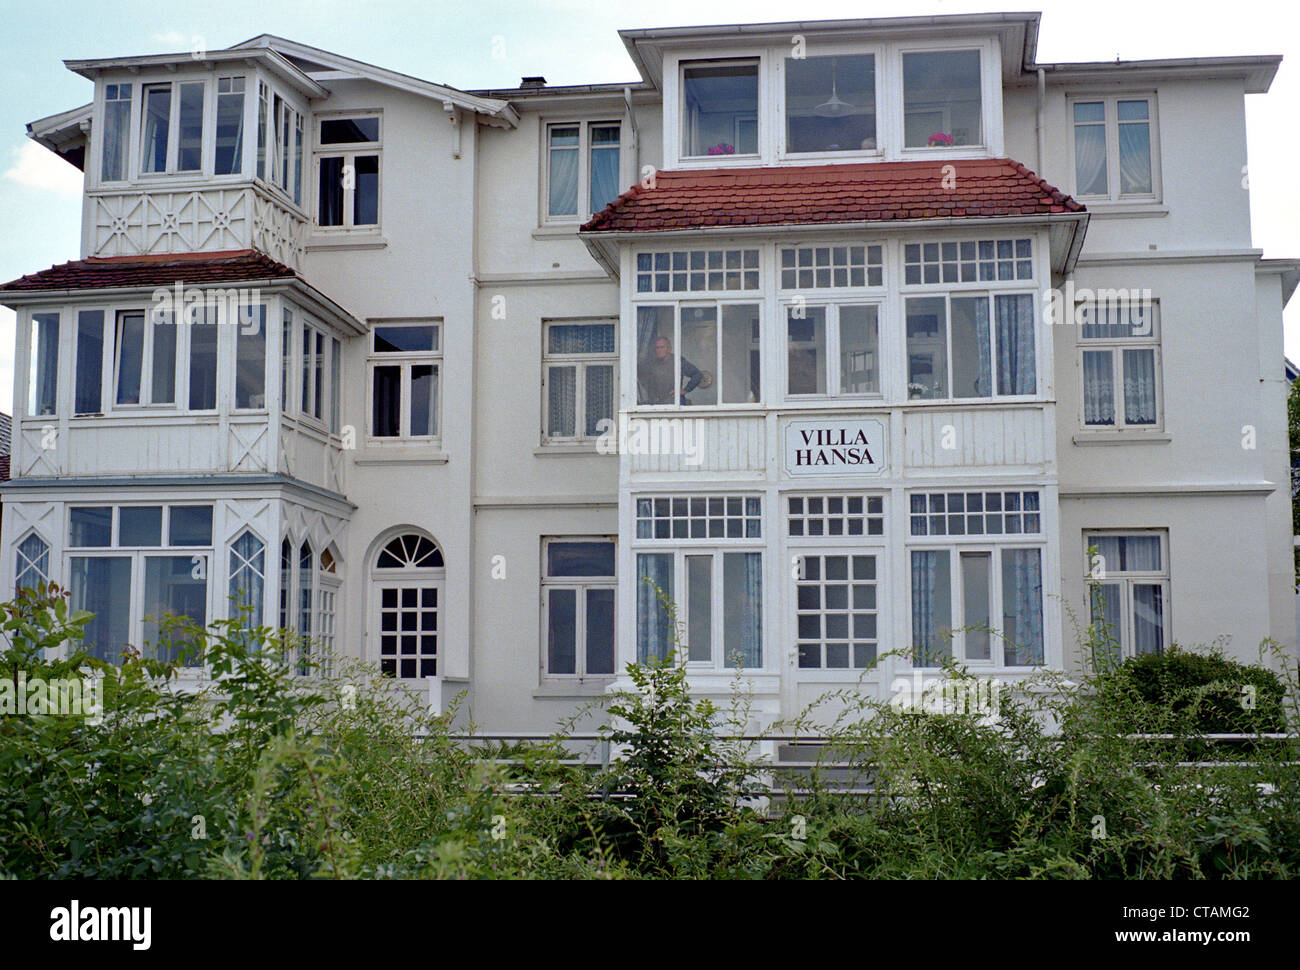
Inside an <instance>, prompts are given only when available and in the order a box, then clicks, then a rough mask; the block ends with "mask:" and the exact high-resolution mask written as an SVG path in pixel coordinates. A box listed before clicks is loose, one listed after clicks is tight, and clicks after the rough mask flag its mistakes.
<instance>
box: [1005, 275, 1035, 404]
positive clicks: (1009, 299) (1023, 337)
mask: <svg viewBox="0 0 1300 970" xmlns="http://www.w3.org/2000/svg"><path fill="white" fill-rule="evenodd" d="M994 302H995V303H996V308H995V312H996V314H997V327H998V393H999V394H1033V393H1035V391H1036V390H1037V387H1038V381H1037V373H1036V371H1035V369H1034V298H1033V296H1031V295H1030V294H1028V293H1021V294H1016V295H1014V296H997V297H994Z"/></svg>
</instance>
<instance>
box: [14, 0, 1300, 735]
mask: <svg viewBox="0 0 1300 970" xmlns="http://www.w3.org/2000/svg"><path fill="white" fill-rule="evenodd" d="M1038 23H1039V19H1038V16H1037V15H1034V14H990V15H979V16H974V15H971V16H967V15H962V16H953V17H940V18H923V19H921V18H918V19H910V18H903V19H889V20H856V21H838V22H822V23H801V24H767V25H746V26H744V27H743V28H737V27H716V28H714V27H689V28H679V29H663V30H635V31H625V32H623V33H622V35H621V36H622V39H623V41H624V43H625V45H626V47H627V49H628V51H629V53H630V54H631V56H632V60H633V62H634V64H635V66H636V68H637V70H638V72H639V74H640V78H639V80H637V81H635V82H630V83H628V84H613V85H610V84H601V85H585V86H577V87H553V86H548V85H547V84H546V83H545V80H544V79H541V78H525V79H524V80H523V83H522V84H521V85H520V86H519V87H517V88H515V87H512V88H508V89H501V90H490V91H460V90H456V89H453V88H449V87H446V86H444V85H438V84H433V83H430V82H426V81H422V80H419V79H417V78H412V77H409V76H406V75H402V74H398V73H395V72H392V71H389V70H386V69H383V68H380V67H375V66H373V65H369V64H363V63H360V62H357V61H354V60H351V59H349V58H347V57H343V56H341V55H338V54H334V53H330V52H327V51H323V50H318V49H315V48H311V47H307V46H305V45H302V44H298V43H295V42H293V41H288V40H284V39H282V38H278V37H271V36H261V37H258V38H255V39H253V40H250V41H248V42H246V43H243V44H239V45H236V46H235V47H232V48H229V49H227V50H222V51H208V52H200V53H198V54H189V53H187V54H181V55H175V56H166V55H151V56H143V57H121V58H106V59H98V60H89V61H76V62H69V63H68V67H69V68H70V69H71V70H73V71H75V72H77V73H79V74H81V75H82V76H84V77H85V78H87V80H89V81H90V82H92V83H93V86H94V95H93V101H92V103H91V104H90V105H87V106H85V107H83V108H77V109H73V110H71V111H68V112H65V113H63V114H60V115H57V116H54V117H51V118H46V119H42V120H40V121H37V122H33V123H32V124H31V125H30V126H29V134H30V135H31V137H33V138H35V139H36V140H37V141H38V142H40V143H41V144H42V145H45V146H46V147H48V148H49V149H50V150H52V151H55V152H57V153H58V154H60V155H61V156H62V157H64V158H65V159H67V160H68V161H69V162H70V163H72V164H74V165H77V166H78V167H80V168H82V169H83V171H84V172H85V202H84V208H83V219H82V239H81V253H80V258H78V259H77V260H74V261H72V262H69V263H67V264H64V265H61V266H56V267H53V268H51V269H49V270H45V271H43V272H38V273H34V274H32V275H30V276H25V277H23V278H21V279H18V280H15V281H12V282H10V283H8V284H5V285H4V286H0V302H4V303H5V304H6V305H8V306H11V307H13V308H14V309H15V310H16V311H17V313H18V346H17V357H16V360H17V365H16V380H15V415H14V430H13V458H12V475H13V480H12V481H11V482H9V483H8V484H6V485H4V486H3V497H4V505H5V514H4V517H3V533H2V535H0V544H2V547H3V556H2V557H0V563H2V564H0V582H3V583H4V584H6V586H7V587H8V588H10V589H12V588H14V587H15V586H23V585H31V584H33V583H34V582H35V581H36V580H38V579H42V578H44V579H48V580H52V581H56V582H58V583H59V584H60V585H62V586H64V587H66V588H68V589H69V590H70V591H71V596H72V599H73V603H74V605H75V606H77V607H79V608H85V609H89V610H92V611H93V612H95V613H96V617H95V619H94V620H93V621H92V623H91V626H90V628H89V633H88V646H89V647H91V648H92V649H93V650H94V651H95V652H96V653H98V654H99V655H100V656H102V657H104V658H106V659H111V658H113V657H116V656H118V655H119V654H120V653H121V651H122V649H123V648H124V647H125V646H127V645H132V646H135V647H142V646H149V645H154V644H156V643H157V642H158V641H159V639H160V636H161V634H160V631H159V624H158V619H159V617H161V616H163V615H165V614H169V613H170V614H176V615H182V616H187V617H190V618H192V619H194V620H197V621H201V622H211V621H212V620H214V619H218V618H222V617H226V616H229V615H231V614H232V611H234V610H236V609H237V608H241V607H242V608H245V609H247V610H248V611H250V612H251V614H252V616H253V619H254V620H255V621H256V622H258V623H261V624H265V625H268V626H273V627H282V628H286V629H289V630H293V631H295V632H298V633H300V634H302V635H304V637H306V638H308V639H309V642H310V647H309V649H310V650H312V651H315V652H317V654H318V655H321V656H333V657H336V658H344V657H353V658H359V659H363V660H365V661H368V662H370V663H372V664H375V665H377V666H378V667H379V668H381V669H382V670H383V671H384V672H385V673H388V674H391V675H393V676H395V677H397V678H399V679H402V680H405V681H409V682H411V683H413V684H415V685H416V686H418V687H419V688H420V689H421V690H427V691H428V692H429V696H430V697H431V698H432V699H433V702H434V703H435V704H439V705H444V706H445V705H447V704H449V703H450V702H451V699H452V698H453V697H454V696H456V695H458V694H464V695H465V707H464V710H465V711H466V713H467V714H468V715H472V717H473V719H474V720H475V722H476V723H477V724H479V725H480V726H482V727H485V728H487V729H489V730H494V731H502V732H507V731H520V732H525V731H545V730H549V729H550V728H551V727H553V726H554V725H555V723H556V722H557V721H559V720H560V719H562V718H567V717H570V716H573V715H574V714H575V713H578V712H580V711H582V710H583V709H585V708H586V707H588V706H589V705H590V704H591V703H592V702H593V701H594V700H596V699H597V698H599V696H600V695H602V694H604V693H605V692H606V691H607V690H608V689H609V688H610V687H611V686H612V685H615V686H616V685H618V684H619V683H620V674H619V671H622V670H623V669H624V668H625V667H626V665H627V664H628V663H631V662H634V661H637V660H644V659H645V658H647V657H649V656H656V655H663V654H665V653H666V652H668V651H669V650H676V651H677V652H678V653H679V655H680V656H681V657H682V658H683V659H684V660H685V661H686V663H687V665H688V668H689V674H690V678H691V683H692V688H693V690H695V691H696V692H698V693H700V694H704V695H716V696H725V695H727V694H728V693H730V691H731V690H732V688H733V686H734V684H735V683H736V680H737V677H739V678H740V679H741V681H742V682H743V683H744V685H745V686H746V689H747V690H748V692H749V696H750V699H751V703H752V705H753V710H754V712H755V714H756V715H757V716H758V717H759V718H760V720H765V721H770V720H773V719H777V718H782V717H790V716H793V715H794V714H796V713H797V712H798V711H800V710H801V709H803V708H804V707H805V706H806V705H808V704H810V703H812V702H814V701H815V700H816V699H817V698H818V697H819V696H821V695H823V694H825V693H827V692H830V691H835V690H840V689H843V688H846V687H853V688H855V689H857V690H861V691H865V692H871V693H874V694H876V695H878V696H889V694H890V693H891V692H893V691H896V690H897V686H896V685H897V684H898V683H899V682H900V681H901V680H907V679H909V678H913V676H914V675H915V674H917V673H918V672H919V673H925V672H927V671H934V670H936V668H937V667H938V666H939V665H940V664H941V663H942V662H943V660H944V659H945V658H951V659H953V660H956V661H958V662H960V663H962V664H964V665H966V666H968V667H970V668H971V669H972V670H977V671H979V672H982V673H984V674H987V675H989V676H997V677H1005V678H1013V679H1014V678H1016V677H1020V676H1024V675H1026V674H1028V673H1032V672H1033V671H1035V670H1038V669H1041V668H1043V667H1046V668H1050V669H1058V670H1067V671H1069V670H1076V669H1078V668H1079V667H1080V666H1082V665H1084V664H1085V663H1087V662H1088V658H1087V657H1085V656H1084V655H1083V652H1082V650H1081V648H1080V646H1079V635H1078V630H1079V628H1080V627H1083V626H1086V625H1087V624H1088V623H1089V622H1090V620H1092V619H1095V620H1097V621H1098V622H1100V623H1102V624H1104V625H1105V627H1106V628H1107V629H1108V630H1109V631H1110V632H1111V633H1112V635H1113V639H1114V642H1115V648H1116V650H1117V651H1119V653H1120V654H1122V655H1125V656H1127V655H1133V654H1138V653H1144V652H1150V651H1157V650H1163V649H1165V648H1167V647H1168V646H1169V645H1171V644H1173V643H1175V642H1177V643H1182V644H1194V643H1205V642H1208V641H1211V640H1214V639H1217V638H1223V641H1222V642H1223V643H1224V645H1225V649H1226V650H1227V651H1228V652H1229V653H1230V654H1232V655H1234V656H1237V657H1239V658H1241V659H1244V660H1254V659H1256V657H1257V654H1258V648H1259V645H1260V643H1261V641H1263V640H1265V639H1267V638H1271V639H1273V640H1276V641H1278V642H1280V643H1281V644H1283V646H1284V647H1285V648H1287V649H1289V650H1291V651H1292V652H1294V649H1295V637H1296V631H1295V622H1296V621H1295V609H1294V593H1293V582H1294V580H1293V568H1292V556H1291V552H1290V550H1291V545H1292V541H1291V531H1290V526H1289V518H1290V509H1289V503H1290V497H1289V493H1288V485H1287V482H1288V475H1289V472H1288V468H1289V459H1288V454H1287V450H1288V445H1287V431H1286V418H1285V398H1286V382H1285V380H1284V379H1283V375H1282V367H1281V366H1280V364H1279V362H1280V361H1281V359H1282V311H1283V307H1284V305H1285V304H1286V302H1287V300H1289V298H1290V297H1291V294H1292V292H1293V291H1294V289H1295V288H1296V285H1297V281H1298V280H1300V263H1297V262H1294V261H1283V260H1264V259H1262V258H1261V255H1262V254H1261V253H1260V252H1259V251H1258V250H1256V249H1254V248H1253V247H1252V242H1251V232H1250V218H1249V211H1250V210H1249V190H1248V182H1247V180H1246V179H1245V178H1244V175H1245V173H1246V171H1247V168H1246V166H1247V158H1246V136H1245V100H1246V95H1248V94H1262V93H1265V92H1266V91H1267V90H1268V87H1269V85H1270V83H1271V81H1272V78H1273V76H1274V74H1275V72H1276V70H1277V67H1278V64H1279V62H1280V59H1279V58H1276V57H1244V58H1243V57H1234V58H1198V59H1196V60H1188V61H1142V62H1121V63H1102V64H1040V63H1038V62H1037V60H1036V57H1035V48H1036V41H1037V30H1038ZM1207 138H1209V139H1211V141H1212V143H1213V150H1212V151H1207V150H1206V140H1207ZM187 676H190V677H193V678H201V677H202V676H204V673H203V671H202V669H201V668H200V667H194V668H191V669H189V671H188V673H187Z"/></svg>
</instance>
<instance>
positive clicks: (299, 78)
mask: <svg viewBox="0 0 1300 970" xmlns="http://www.w3.org/2000/svg"><path fill="white" fill-rule="evenodd" d="M201 54H202V56H196V55H195V54H194V53H189V52H187V53H183V54H141V55H138V56H135V57H100V58H93V59H90V60H66V61H64V62H63V64H64V66H65V67H67V69H68V70H69V71H72V72H73V73H74V74H80V75H81V76H82V77H84V78H86V79H88V80H91V81H93V80H94V79H95V78H96V77H97V76H98V75H99V74H101V73H102V72H104V71H118V70H127V71H138V70H139V69H140V68H142V67H166V66H167V65H169V64H172V65H174V64H179V63H191V64H194V63H198V64H203V63H210V64H221V63H225V62H228V61H246V60H249V59H250V58H256V59H258V60H261V61H264V62H265V63H266V64H267V65H268V66H269V67H270V68H271V69H272V72H273V73H275V74H278V75H279V76H280V77H281V79H282V80H284V81H287V82H289V83H290V84H291V85H293V86H294V87H296V88H297V89H298V90H299V92H300V93H302V94H304V95H305V96H307V97H308V98H311V99H313V100H319V99H323V98H328V97H329V94H330V92H329V89H328V88H326V87H323V86H322V85H320V84H318V83H317V82H316V81H313V80H312V79H311V78H310V77H308V76H307V74H306V73H305V72H303V71H302V70H300V69H299V68H298V67H297V66H295V65H294V64H291V63H290V62H289V61H288V60H286V59H285V58H284V57H283V56H281V55H280V54H279V53H278V52H277V51H275V50H272V49H271V48H269V47H268V48H257V49H252V48H250V49H241V50H235V49H232V48H227V49H226V50H215V51H203V52H201Z"/></svg>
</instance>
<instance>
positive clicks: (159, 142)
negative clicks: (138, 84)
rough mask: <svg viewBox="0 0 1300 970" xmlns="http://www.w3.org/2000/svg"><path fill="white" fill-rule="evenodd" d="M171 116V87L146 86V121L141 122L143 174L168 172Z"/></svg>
mask: <svg viewBox="0 0 1300 970" xmlns="http://www.w3.org/2000/svg"><path fill="white" fill-rule="evenodd" d="M171 116H172V88H171V85H170V84H159V85H153V84H151V85H146V86H145V89H144V119H143V120H142V122H141V134H142V136H143V141H142V143H141V149H140V170H141V171H142V172H165V171H167V134H168V128H169V126H170V125H171Z"/></svg>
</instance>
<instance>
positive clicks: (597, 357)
mask: <svg viewBox="0 0 1300 970" xmlns="http://www.w3.org/2000/svg"><path fill="white" fill-rule="evenodd" d="M597 325H606V326H611V327H613V328H614V349H613V351H611V352H609V353H599V354H584V353H578V354H564V353H558V352H554V353H553V352H551V351H550V350H549V349H548V348H549V347H550V330H551V327H555V326H559V327H570V326H597ZM618 331H619V321H618V318H617V317H579V318H573V319H566V318H560V317H557V318H553V319H547V320H543V321H542V444H543V445H548V444H550V445H555V444H590V443H592V442H595V441H596V440H597V439H598V438H600V437H602V435H601V434H600V433H599V432H598V433H596V434H590V435H589V434H587V433H586V430H587V428H586V420H585V419H586V413H587V410H586V405H587V368H588V366H591V365H595V366H608V367H609V368H610V369H611V372H612V373H613V375H614V377H613V380H614V387H613V395H612V398H611V408H612V411H611V413H610V414H609V415H608V417H609V420H610V421H617V420H618V401H619V397H618V371H619V366H618V364H619V362H618ZM552 367H574V368H576V370H577V376H576V378H575V380H576V382H577V385H576V388H575V392H574V405H573V406H574V415H573V418H574V422H573V429H574V434H573V435H572V436H568V437H566V436H563V435H553V434H550V432H549V431H548V429H549V428H550V424H551V399H550V393H549V384H548V380H549V378H550V372H551V368H552Z"/></svg>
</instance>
